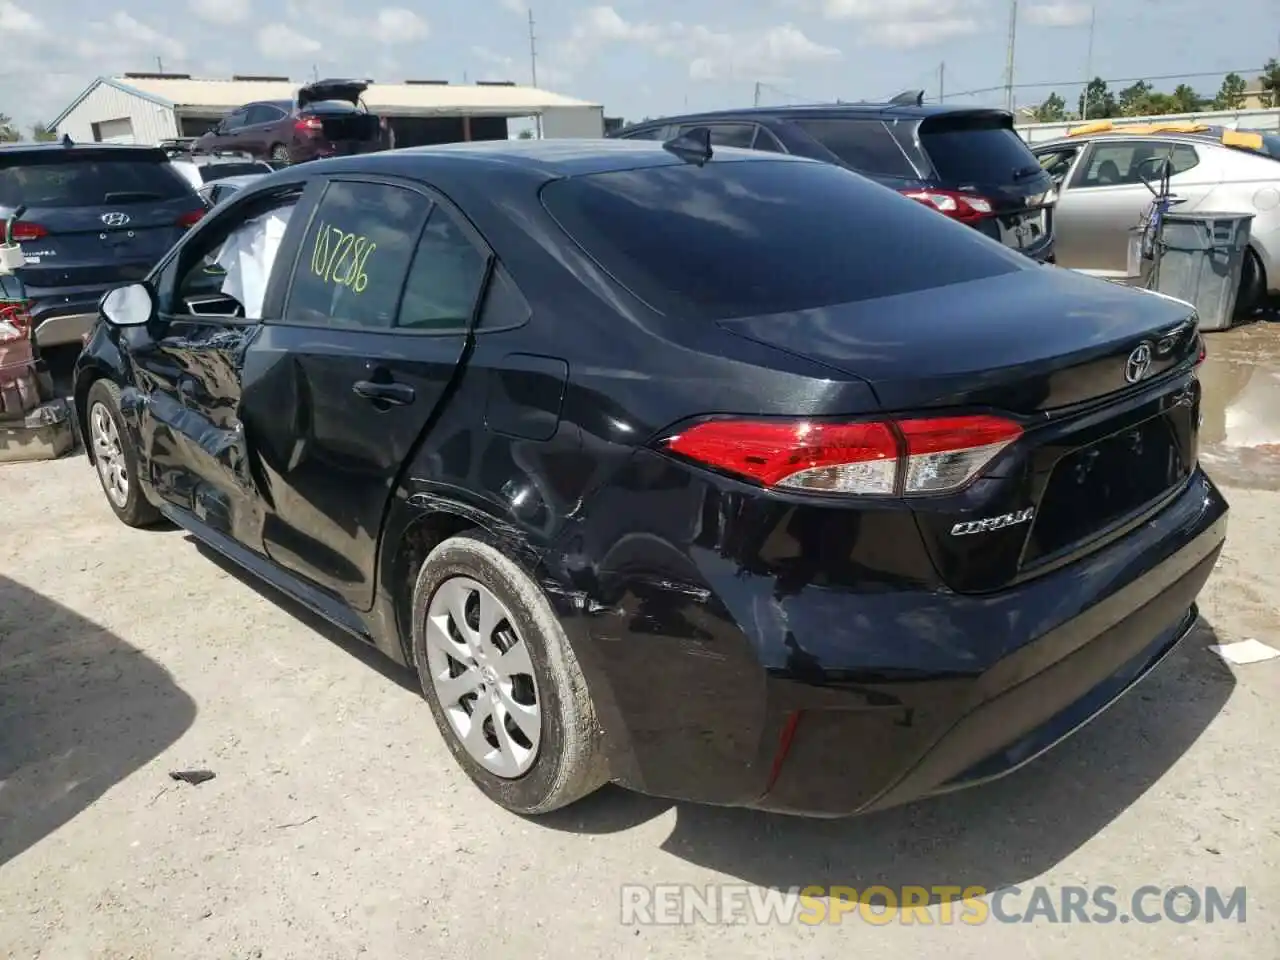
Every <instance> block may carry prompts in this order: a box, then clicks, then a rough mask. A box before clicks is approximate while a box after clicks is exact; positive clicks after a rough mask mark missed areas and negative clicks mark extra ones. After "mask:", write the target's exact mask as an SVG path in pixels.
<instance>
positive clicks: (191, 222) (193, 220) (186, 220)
mask: <svg viewBox="0 0 1280 960" xmlns="http://www.w3.org/2000/svg"><path fill="white" fill-rule="evenodd" d="M204 214H205V211H203V210H190V211H188V212H187V213H184V214H183V215H182V216H180V217H179V218H178V226H180V227H182V228H183V229H184V230H186V229H188V228H190V227H194V226H195V225H196V224H197V223H199V222H200V218H201V217H203V216H204Z"/></svg>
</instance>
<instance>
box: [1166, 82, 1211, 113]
mask: <svg viewBox="0 0 1280 960" xmlns="http://www.w3.org/2000/svg"><path fill="white" fill-rule="evenodd" d="M1173 105H1174V108H1175V109H1174V111H1173V112H1174V113H1195V112H1196V111H1197V110H1203V109H1204V108H1205V107H1206V106H1207V105H1208V102H1207V101H1206V100H1205V99H1204V97H1202V96H1200V94H1198V93H1196V92H1195V90H1193V89H1192V88H1191V86H1190V85H1189V84H1186V83H1180V84H1178V85H1177V87H1175V88H1174V90H1173Z"/></svg>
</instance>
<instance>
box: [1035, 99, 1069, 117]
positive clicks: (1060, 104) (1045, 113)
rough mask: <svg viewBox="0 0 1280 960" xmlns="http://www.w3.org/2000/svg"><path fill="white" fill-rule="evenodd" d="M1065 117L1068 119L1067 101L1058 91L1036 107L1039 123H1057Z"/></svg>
mask: <svg viewBox="0 0 1280 960" xmlns="http://www.w3.org/2000/svg"><path fill="white" fill-rule="evenodd" d="M1065 119H1067V101H1065V100H1063V99H1062V98H1061V97H1060V96H1058V95H1057V94H1056V93H1051V94H1049V96H1048V97H1047V98H1045V101H1044V103H1042V104H1040V106H1038V107H1036V122H1037V123H1057V122H1058V121H1060V120H1065Z"/></svg>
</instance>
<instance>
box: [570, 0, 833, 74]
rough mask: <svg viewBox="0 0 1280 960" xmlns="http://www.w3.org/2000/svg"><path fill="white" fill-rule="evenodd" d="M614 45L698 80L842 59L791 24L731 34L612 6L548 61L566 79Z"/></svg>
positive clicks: (585, 19) (587, 17)
mask: <svg viewBox="0 0 1280 960" xmlns="http://www.w3.org/2000/svg"><path fill="white" fill-rule="evenodd" d="M609 43H627V44H635V45H638V46H641V47H645V48H647V49H648V50H650V51H651V52H652V53H653V54H655V55H656V56H660V57H663V58H666V59H670V60H683V61H684V62H685V63H687V64H688V69H689V76H690V77H691V78H692V79H695V80H723V79H727V78H747V77H749V78H750V79H753V80H767V79H778V78H779V77H780V76H781V71H783V70H785V69H786V68H787V67H788V66H791V65H794V64H802V63H816V62H818V61H822V60H833V59H837V58H839V56H840V51H839V50H837V49H835V48H834V47H828V46H823V45H822V44H819V43H815V42H814V41H813V40H810V39H809V38H808V37H807V36H805V34H804V32H803V31H801V30H800V29H799V28H798V27H796V26H794V25H792V24H789V23H786V24H781V25H779V26H775V27H766V28H763V29H756V30H745V31H728V30H716V29H713V28H711V27H707V26H703V25H700V24H694V25H688V24H684V23H680V22H678V21H671V22H667V23H650V22H642V21H629V20H626V19H625V18H624V17H623V16H622V15H621V14H619V13H618V11H617V10H615V9H614V8H613V7H592V8H590V9H588V10H586V11H584V13H583V16H582V18H581V19H580V20H579V21H578V22H577V23H576V24H575V25H574V27H573V29H572V30H571V31H570V33H569V36H568V38H567V39H565V40H563V41H561V42H559V43H557V44H554V45H553V46H552V47H551V49H550V52H549V56H548V58H547V59H548V60H549V61H550V62H551V64H552V69H553V70H555V71H557V72H558V73H559V74H560V75H561V77H563V78H564V79H567V78H568V77H569V76H570V75H571V73H572V71H573V70H575V69H578V68H580V67H581V66H583V64H585V63H586V62H587V61H588V60H590V59H592V58H593V57H594V56H596V55H597V54H598V53H599V52H600V49H601V47H602V46H603V45H605V44H609Z"/></svg>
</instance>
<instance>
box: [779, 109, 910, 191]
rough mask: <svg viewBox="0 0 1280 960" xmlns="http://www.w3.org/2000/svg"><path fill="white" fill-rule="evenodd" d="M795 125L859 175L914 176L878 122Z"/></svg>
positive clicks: (899, 150) (896, 143) (900, 151)
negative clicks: (859, 173)
mask: <svg viewBox="0 0 1280 960" xmlns="http://www.w3.org/2000/svg"><path fill="white" fill-rule="evenodd" d="M794 122H795V125H796V126H797V127H799V128H800V129H801V130H803V131H804V132H805V133H807V134H808V135H809V136H811V137H812V138H813V139H814V140H817V141H818V143H820V144H822V145H823V146H824V147H826V148H827V149H828V150H830V151H831V152H832V153H834V154H835V155H836V156H837V157H838V158H839V159H840V160H842V161H844V162H845V163H847V164H848V165H849V166H851V167H852V168H853V169H855V170H857V171H859V172H861V173H874V174H880V175H882V176H888V177H914V176H916V175H917V174H916V171H915V170H913V169H912V168H911V164H910V163H908V162H907V158H906V156H905V155H904V154H903V152H902V148H901V147H899V146H898V141H896V140H894V139H893V135H892V134H891V133H889V131H888V130H887V129H885V125H884V124H883V123H881V122H880V121H879V120H844V119H831V120H796V121H794Z"/></svg>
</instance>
